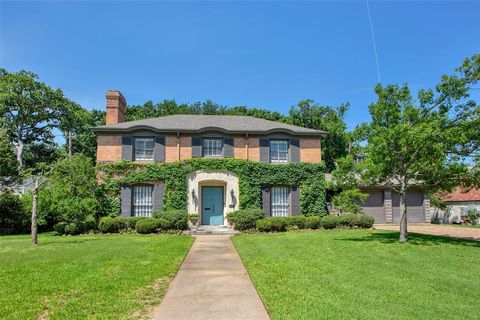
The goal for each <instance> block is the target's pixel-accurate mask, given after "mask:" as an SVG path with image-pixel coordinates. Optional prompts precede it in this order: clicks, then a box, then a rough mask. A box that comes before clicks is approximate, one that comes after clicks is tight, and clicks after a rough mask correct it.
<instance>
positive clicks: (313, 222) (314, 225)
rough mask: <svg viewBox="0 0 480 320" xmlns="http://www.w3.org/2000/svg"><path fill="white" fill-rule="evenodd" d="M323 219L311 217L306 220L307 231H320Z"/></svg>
mask: <svg viewBox="0 0 480 320" xmlns="http://www.w3.org/2000/svg"><path fill="white" fill-rule="evenodd" d="M321 220H322V217H319V216H309V217H306V219H305V228H307V229H318V228H320V227H321V225H320V223H321Z"/></svg>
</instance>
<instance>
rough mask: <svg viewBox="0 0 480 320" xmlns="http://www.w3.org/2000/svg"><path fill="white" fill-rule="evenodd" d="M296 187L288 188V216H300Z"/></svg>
mask: <svg viewBox="0 0 480 320" xmlns="http://www.w3.org/2000/svg"><path fill="white" fill-rule="evenodd" d="M299 191H300V190H299V188H298V187H297V186H293V187H291V188H290V215H291V216H298V215H300V192H299Z"/></svg>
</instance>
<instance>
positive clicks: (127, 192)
mask: <svg viewBox="0 0 480 320" xmlns="http://www.w3.org/2000/svg"><path fill="white" fill-rule="evenodd" d="M120 215H121V216H122V217H130V216H131V215H132V188H130V186H121V189H120Z"/></svg>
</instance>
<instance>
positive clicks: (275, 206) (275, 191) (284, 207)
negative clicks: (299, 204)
mask: <svg viewBox="0 0 480 320" xmlns="http://www.w3.org/2000/svg"><path fill="white" fill-rule="evenodd" d="M288 208H289V188H288V187H272V188H271V210H272V217H288Z"/></svg>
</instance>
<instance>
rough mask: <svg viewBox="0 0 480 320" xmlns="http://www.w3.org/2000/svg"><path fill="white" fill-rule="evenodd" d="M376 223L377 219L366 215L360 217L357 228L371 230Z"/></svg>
mask: <svg viewBox="0 0 480 320" xmlns="http://www.w3.org/2000/svg"><path fill="white" fill-rule="evenodd" d="M374 223H375V219H374V218H373V217H371V216H368V215H366V214H359V215H358V220H357V227H359V228H365V229H370V228H371V227H372V226H373V224H374Z"/></svg>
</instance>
